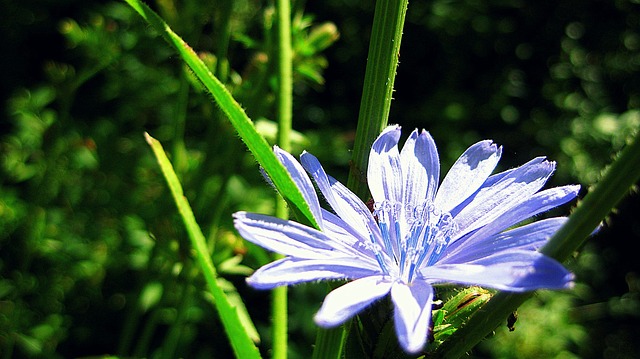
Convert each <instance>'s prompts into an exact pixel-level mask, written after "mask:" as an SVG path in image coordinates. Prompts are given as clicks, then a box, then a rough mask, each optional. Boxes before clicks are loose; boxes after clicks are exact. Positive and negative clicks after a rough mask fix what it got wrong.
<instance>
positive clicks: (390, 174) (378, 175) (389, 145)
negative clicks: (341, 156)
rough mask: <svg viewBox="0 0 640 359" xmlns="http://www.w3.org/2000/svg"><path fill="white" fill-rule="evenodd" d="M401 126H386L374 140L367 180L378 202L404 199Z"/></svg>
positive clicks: (372, 194)
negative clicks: (400, 147)
mask: <svg viewBox="0 0 640 359" xmlns="http://www.w3.org/2000/svg"><path fill="white" fill-rule="evenodd" d="M399 139H400V126H389V127H387V128H385V129H384V130H383V131H382V133H381V134H380V136H378V138H377V139H376V140H375V141H374V142H373V145H372V146H371V152H370V153H369V164H368V165H367V181H368V183H369V190H370V191H371V196H372V197H373V199H374V200H375V201H376V202H382V201H384V200H388V201H392V202H399V201H401V200H402V186H403V181H402V167H401V166H400V153H399V152H398V140H399Z"/></svg>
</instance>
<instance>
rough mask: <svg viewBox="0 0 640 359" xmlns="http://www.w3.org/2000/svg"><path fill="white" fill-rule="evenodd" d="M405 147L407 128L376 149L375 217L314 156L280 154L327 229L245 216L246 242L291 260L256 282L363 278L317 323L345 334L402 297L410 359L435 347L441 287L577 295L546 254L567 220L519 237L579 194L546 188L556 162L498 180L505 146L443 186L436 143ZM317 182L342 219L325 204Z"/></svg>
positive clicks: (479, 156) (475, 157)
mask: <svg viewBox="0 0 640 359" xmlns="http://www.w3.org/2000/svg"><path fill="white" fill-rule="evenodd" d="M399 138H400V127H399V126H389V127H387V128H386V129H385V130H384V131H383V132H382V134H380V136H379V137H378V138H377V139H376V141H375V142H374V144H373V146H372V149H371V153H370V155H369V164H368V170H367V180H368V184H369V189H370V191H371V195H372V197H373V201H374V205H373V209H372V210H371V209H369V208H368V207H367V205H366V204H365V203H364V202H362V201H361V200H360V199H359V198H358V197H357V196H356V195H355V194H354V193H352V192H351V191H350V190H349V189H348V188H346V187H345V186H344V185H342V184H341V183H340V182H338V181H337V180H335V179H334V178H332V177H330V176H329V175H327V174H326V173H325V171H324V169H323V168H322V166H321V165H320V163H319V162H318V160H317V159H316V158H315V157H314V156H313V155H311V154H309V153H307V152H304V153H303V154H302V155H301V156H300V159H301V162H300V163H299V162H298V161H296V160H295V158H294V157H293V156H291V155H290V154H289V153H287V152H285V151H283V150H281V149H279V148H277V147H275V148H274V151H275V153H276V155H277V157H278V158H279V160H280V161H281V162H282V163H283V164H284V166H285V167H286V168H287V170H288V171H289V172H290V174H291V176H292V178H293V179H294V181H295V183H296V184H297V186H298V188H299V189H300V191H301V192H302V194H303V196H304V198H305V200H306V202H307V203H308V205H309V207H310V209H311V212H312V213H313V216H314V218H315V220H316V222H317V223H318V224H319V226H320V228H319V229H314V228H311V227H308V226H305V225H303V224H300V223H297V222H294V221H288V220H284V219H278V218H274V217H271V216H266V215H260V214H253V213H246V212H238V213H235V214H234V218H235V221H234V223H235V226H236V228H237V230H238V232H239V233H240V234H241V235H242V237H244V238H245V239H247V240H249V241H251V242H253V243H255V244H258V245H260V246H262V247H264V248H267V249H269V250H272V251H275V252H278V253H281V254H284V255H285V256H286V257H285V258H284V259H280V260H277V261H275V262H272V263H270V264H268V265H265V266H263V267H262V268H259V269H258V270H257V271H256V272H255V273H254V274H253V275H252V276H251V277H249V278H248V279H247V282H248V284H249V285H251V286H253V287H255V288H259V289H271V288H274V287H277V286H281V285H291V284H297V283H303V282H309V281H317V280H336V279H348V280H351V281H349V282H347V283H346V284H344V285H342V286H341V287H339V288H337V289H334V290H333V291H331V292H330V293H329V294H328V295H327V296H326V298H325V300H324V302H323V304H322V306H321V308H320V310H319V311H318V313H317V314H316V315H315V322H316V323H317V324H318V325H320V326H323V327H333V326H337V325H340V324H342V323H343V322H345V321H346V320H347V319H349V318H351V317H352V316H354V315H355V314H357V313H358V312H359V311H361V310H362V309H364V308H365V307H367V306H368V305H370V304H371V303H373V302H374V301H376V300H378V299H380V298H381V297H383V296H385V295H387V294H390V295H391V300H392V303H393V304H394V308H395V309H394V324H395V329H396V334H397V336H398V340H399V343H400V345H401V347H402V348H403V349H404V350H405V351H406V352H408V353H418V352H420V351H421V350H423V349H424V347H425V344H426V341H427V334H428V328H429V322H430V320H431V312H432V304H433V301H434V289H433V286H434V285H437V284H457V285H478V286H484V287H488V288H495V289H500V290H506V291H514V292H522V291H530V290H536V289H542V288H545V289H563V288H569V287H571V285H572V281H573V275H572V274H571V273H570V272H568V271H567V270H566V269H565V268H564V267H563V266H562V265H561V264H560V263H558V262H557V261H555V260H553V259H551V258H549V257H547V256H545V255H543V254H541V253H540V252H538V251H537V249H538V248H540V247H541V246H543V245H544V244H545V243H546V241H547V240H548V239H549V238H550V237H551V236H552V235H553V234H554V233H555V232H556V231H557V230H558V229H559V228H560V226H562V225H563V224H564V223H565V221H566V218H565V217H555V218H549V219H543V220H539V221H536V222H532V223H528V224H525V225H522V226H519V227H515V228H512V227H513V226H514V225H516V224H519V223H521V222H523V221H524V220H527V219H529V218H531V217H533V216H535V215H537V214H539V213H542V212H545V211H547V210H549V209H551V208H554V207H557V206H559V205H561V204H564V203H566V202H568V201H570V200H572V199H573V198H575V197H576V196H577V194H578V191H579V186H575V185H570V186H562V187H555V188H551V189H545V190H541V189H542V187H543V186H544V184H545V183H546V182H547V180H548V179H549V177H550V176H551V174H552V173H553V171H554V168H555V163H554V162H550V161H547V160H546V159H545V158H544V157H537V158H534V159H532V160H531V161H529V162H527V163H525V164H524V165H522V166H520V167H517V168H514V169H510V170H507V171H504V172H500V173H497V174H494V175H491V173H492V172H493V171H494V169H495V167H496V165H497V164H498V161H499V159H500V156H501V154H502V148H501V147H498V146H497V145H495V144H494V143H493V142H492V141H481V142H478V143H476V144H474V145H473V146H471V147H469V149H467V150H466V151H465V152H464V153H463V154H462V155H461V156H460V158H459V159H458V160H457V161H456V162H455V164H454V165H453V166H452V168H451V169H450V170H449V172H448V173H447V175H446V176H445V177H444V179H443V180H442V182H440V181H439V179H440V161H439V157H438V152H437V149H436V145H435V143H434V141H433V139H432V137H431V136H430V135H429V133H428V132H426V131H424V130H423V131H421V132H419V131H418V130H414V131H413V132H412V133H411V135H410V136H409V138H408V139H407V140H406V142H405V143H404V145H403V147H402V150H399V148H398V141H399ZM305 170H306V172H305ZM307 172H308V174H309V175H311V178H313V181H314V182H315V184H316V185H317V187H318V188H319V190H320V192H322V195H323V196H324V199H325V200H326V201H327V202H328V204H329V206H330V207H331V209H332V210H333V211H328V210H325V209H324V208H322V207H321V206H320V202H319V200H318V197H317V194H316V192H315V189H314V186H313V183H312V182H311V179H310V178H309V176H308V175H307Z"/></svg>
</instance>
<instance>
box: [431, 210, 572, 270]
mask: <svg viewBox="0 0 640 359" xmlns="http://www.w3.org/2000/svg"><path fill="white" fill-rule="evenodd" d="M567 219H568V218H567V217H555V218H548V219H543V220H541V221H537V222H533V223H529V224H527V225H524V226H522V227H518V228H515V229H512V230H510V231H506V232H502V233H500V234H496V235H493V236H488V237H476V238H477V239H475V240H464V244H463V245H460V246H458V247H457V248H455V250H453V251H452V252H451V253H447V254H446V256H443V258H442V259H441V260H440V261H439V263H448V264H452V263H464V262H470V261H474V260H477V259H480V258H484V257H488V256H491V255H494V254H496V253H500V252H504V251H509V250H516V249H517V250H530V251H536V250H538V249H539V248H541V247H542V246H543V245H544V244H545V243H547V241H548V240H549V239H550V238H551V236H553V235H554V234H555V233H556V231H557V230H558V229H560V227H562V225H563V224H565V223H566V222H567ZM474 237H475V236H474ZM456 243H458V242H456Z"/></svg>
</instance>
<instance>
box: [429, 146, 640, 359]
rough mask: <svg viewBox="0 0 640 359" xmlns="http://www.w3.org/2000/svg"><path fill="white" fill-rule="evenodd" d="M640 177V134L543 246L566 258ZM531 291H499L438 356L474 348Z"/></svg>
mask: <svg viewBox="0 0 640 359" xmlns="http://www.w3.org/2000/svg"><path fill="white" fill-rule="evenodd" d="M638 180H640V138H637V137H636V138H635V139H634V141H633V143H631V144H629V145H628V146H627V147H626V148H625V149H624V150H623V151H622V152H621V153H620V155H619V156H618V158H617V159H616V160H615V161H614V162H613V164H612V165H611V166H610V167H609V168H608V169H607V171H606V172H605V174H604V176H603V177H602V179H601V180H600V182H599V183H598V184H597V185H596V186H595V187H594V188H593V190H592V191H590V192H589V193H588V194H587V195H586V196H585V197H584V200H582V201H581V202H580V203H578V207H577V208H576V210H575V211H574V212H573V214H571V216H570V217H569V220H568V221H567V223H566V224H565V225H564V226H562V228H560V230H559V231H558V232H557V233H556V234H555V235H554V236H553V237H552V238H551V240H550V241H549V243H547V245H546V246H544V247H543V248H542V250H541V252H542V253H544V254H546V255H548V256H550V257H553V258H555V259H557V260H558V261H564V260H566V259H567V258H569V256H570V255H571V254H572V253H573V252H574V251H576V250H578V249H579V248H580V246H582V244H583V243H584V241H585V240H586V238H587V237H588V236H589V234H591V233H592V232H593V230H594V229H595V228H596V227H597V226H598V225H599V224H600V223H601V221H602V220H603V219H604V218H605V217H606V216H607V215H608V214H609V213H610V212H611V210H612V209H613V208H614V207H615V206H616V205H617V203H618V202H619V201H620V200H621V199H622V198H623V197H624V196H625V195H626V194H627V193H628V191H629V188H631V187H632V186H633V185H634V184H635V183H636V182H637V181H638ZM531 295H532V293H522V294H518V293H506V292H499V293H497V294H496V295H495V296H494V297H493V298H492V299H491V300H490V301H489V302H488V303H487V304H486V305H485V306H484V307H482V309H480V310H479V311H478V312H477V313H476V314H474V316H473V317H471V319H469V321H468V322H467V323H466V324H465V325H464V326H463V327H462V328H460V329H458V331H456V333H455V334H454V335H452V336H451V338H449V339H448V340H447V341H445V342H444V343H442V345H440V347H439V348H438V349H437V351H436V353H435V354H436V356H435V357H437V358H447V359H450V358H459V357H461V356H463V355H465V353H466V352H468V351H469V350H471V348H473V347H474V346H475V345H476V344H477V343H479V342H480V341H481V340H482V339H483V338H484V337H485V336H487V334H489V333H490V332H491V331H493V330H494V329H495V328H496V327H498V326H499V325H500V324H502V323H505V320H506V318H507V316H508V315H509V314H510V313H512V312H513V311H514V310H516V308H518V306H520V305H521V304H522V303H524V301H525V300H527V299H528V298H529V297H530V296H531Z"/></svg>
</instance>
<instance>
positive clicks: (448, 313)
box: [429, 287, 491, 350]
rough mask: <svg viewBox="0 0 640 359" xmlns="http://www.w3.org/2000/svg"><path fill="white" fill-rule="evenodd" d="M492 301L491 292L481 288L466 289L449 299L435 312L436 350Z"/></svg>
mask: <svg viewBox="0 0 640 359" xmlns="http://www.w3.org/2000/svg"><path fill="white" fill-rule="evenodd" d="M489 299H491V292H490V291H488V290H486V289H483V288H480V287H469V288H465V289H463V290H461V291H459V292H458V293H456V294H455V295H454V296H453V297H451V298H449V299H448V300H447V301H446V302H445V303H444V305H443V306H442V308H440V309H437V310H434V312H433V344H431V346H430V348H429V349H431V350H433V349H435V348H437V347H438V345H440V344H441V343H442V342H443V341H445V340H446V339H447V338H448V337H449V336H451V335H452V334H453V333H455V331H456V330H458V328H460V327H461V326H462V325H463V324H464V323H465V322H466V321H467V320H468V319H469V318H470V317H471V316H472V315H473V314H475V313H476V312H477V311H478V309H480V308H481V307H482V306H483V305H484V304H485V303H487V302H488V301H489Z"/></svg>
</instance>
